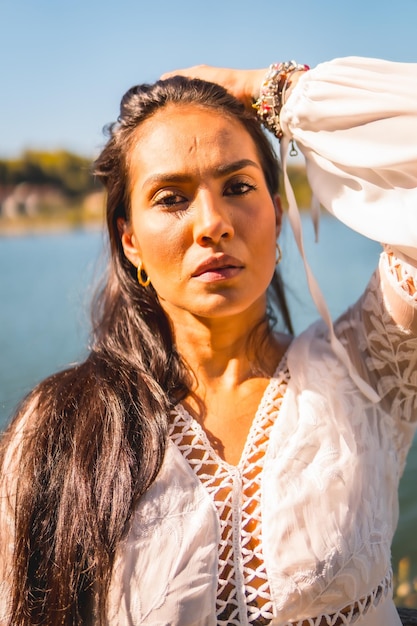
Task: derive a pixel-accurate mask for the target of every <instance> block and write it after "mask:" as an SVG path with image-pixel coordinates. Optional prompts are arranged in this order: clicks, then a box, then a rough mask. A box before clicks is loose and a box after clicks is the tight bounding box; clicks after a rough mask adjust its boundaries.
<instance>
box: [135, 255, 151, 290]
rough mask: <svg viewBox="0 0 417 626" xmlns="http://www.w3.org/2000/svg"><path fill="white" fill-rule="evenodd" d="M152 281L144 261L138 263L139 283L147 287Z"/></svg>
mask: <svg viewBox="0 0 417 626" xmlns="http://www.w3.org/2000/svg"><path fill="white" fill-rule="evenodd" d="M145 277H146V278H145ZM150 282H151V279H150V278H149V276H148V275H147V273H146V272H145V270H144V269H143V263H142V261H141V262H140V263H139V265H138V283H139V285H141V286H142V287H147V286H148V285H149V284H150Z"/></svg>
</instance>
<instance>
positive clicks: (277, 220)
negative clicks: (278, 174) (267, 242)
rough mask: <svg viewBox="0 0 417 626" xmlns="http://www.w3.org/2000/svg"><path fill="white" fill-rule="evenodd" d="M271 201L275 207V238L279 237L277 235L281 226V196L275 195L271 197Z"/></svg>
mask: <svg viewBox="0 0 417 626" xmlns="http://www.w3.org/2000/svg"><path fill="white" fill-rule="evenodd" d="M272 201H273V203H274V207H275V226H276V233H277V238H278V237H279V234H280V232H281V226H282V204H281V196H280V195H279V194H277V193H276V194H275V195H274V196H273V197H272Z"/></svg>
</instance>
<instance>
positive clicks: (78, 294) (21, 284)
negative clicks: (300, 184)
mask: <svg viewBox="0 0 417 626" xmlns="http://www.w3.org/2000/svg"><path fill="white" fill-rule="evenodd" d="M303 223H304V230H305V236H306V241H305V244H306V250H307V256H308V258H309V261H310V264H311V266H312V268H313V271H314V273H315V275H316V277H317V279H318V281H319V283H320V285H321V287H322V289H323V292H324V294H325V296H326V299H327V302H328V305H329V308H330V311H331V313H332V314H333V316H336V315H338V314H339V313H341V312H342V311H343V310H344V309H345V308H346V306H347V305H348V304H350V303H352V302H353V301H354V300H355V299H356V298H357V297H358V296H359V295H360V293H361V291H362V290H363V288H364V286H365V285H366V283H367V281H368V279H369V277H370V275H371V273H372V270H373V269H374V267H375V265H376V259H377V256H378V254H379V251H380V246H379V244H377V243H375V242H372V241H369V240H367V239H365V238H362V237H360V236H359V235H357V234H356V233H353V232H352V231H350V230H349V229H347V228H345V227H344V226H343V225H342V224H340V223H339V222H337V221H336V220H334V219H332V218H330V217H328V216H327V217H326V216H323V217H322V220H321V226H320V244H319V245H316V244H314V243H313V239H314V238H313V231H312V228H311V225H310V222H309V220H308V218H307V217H306V216H303ZM102 248H103V245H102V235H101V233H98V232H87V231H85V232H83V231H75V232H68V233H63V234H55V235H32V236H31V235H25V236H19V237H3V238H2V237H1V236H0V428H1V427H2V426H4V425H5V424H6V423H7V421H8V419H9V417H10V415H11V413H12V410H13V408H14V406H15V405H16V404H17V402H18V401H19V399H20V398H22V396H23V395H24V394H26V393H27V391H29V390H30V389H31V387H33V385H34V384H35V383H36V382H38V381H39V380H41V379H42V378H44V377H45V376H46V375H48V374H50V373H52V372H54V371H55V370H57V369H59V368H63V367H65V366H66V365H68V364H69V363H71V362H74V361H77V360H80V359H81V358H82V357H83V355H85V354H86V351H87V346H88V335H89V321H88V319H89V302H90V299H91V293H92V284H93V277H94V276H96V275H97V274H98V273H99V272H100V268H101V267H103V266H104V260H103V259H104V255H103V252H102ZM282 249H283V261H282V264H281V267H282V272H283V276H284V279H285V282H286V284H287V286H288V287H289V301H290V305H291V308H292V312H293V319H294V323H295V327H296V330H297V332H299V331H300V330H302V329H303V328H305V327H306V326H307V325H308V324H309V323H310V322H311V321H313V320H314V319H316V317H317V312H316V310H315V307H314V304H313V303H312V302H311V299H310V297H309V295H308V292H307V287H306V282H305V278H304V271H303V268H302V264H301V261H300V259H299V257H298V253H297V252H296V250H295V246H294V244H293V241H292V237H291V235H290V233H289V229H288V227H287V225H284V229H283V233H282ZM416 472H417V441H415V442H414V445H413V447H412V449H411V452H410V455H409V459H408V465H407V468H406V471H405V474H404V476H403V478H402V481H401V488H400V508H401V517H400V523H399V528H398V531H397V534H396V537H395V541H394V546H393V558H394V569H395V567H396V564H397V563H398V561H399V559H400V558H402V557H409V558H410V560H411V564H412V571H411V573H412V575H413V576H417V533H416V528H417V497H416V490H415V478H416V476H417V474H416Z"/></svg>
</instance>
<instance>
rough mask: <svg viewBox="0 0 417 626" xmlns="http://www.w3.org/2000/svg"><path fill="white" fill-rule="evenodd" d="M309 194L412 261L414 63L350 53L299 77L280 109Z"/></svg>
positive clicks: (416, 135)
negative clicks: (299, 155) (303, 167)
mask: <svg viewBox="0 0 417 626" xmlns="http://www.w3.org/2000/svg"><path fill="white" fill-rule="evenodd" d="M281 125H282V128H283V130H284V137H286V138H287V141H288V140H289V138H293V139H295V141H296V143H297V146H298V147H299V148H300V150H301V151H302V152H303V154H304V156H305V158H306V168H307V175H308V178H309V182H310V185H311V188H312V190H313V193H314V196H315V197H316V198H317V199H318V201H319V202H320V203H321V204H322V205H323V206H324V207H325V208H326V209H327V210H328V211H330V212H331V213H333V214H334V215H335V216H336V217H337V218H338V219H340V220H341V221H342V222H344V223H345V224H347V225H348V226H350V227H351V228H353V229H354V230H356V231H358V232H360V233H362V234H363V235H366V236H367V237H370V238H371V239H375V240H377V241H380V242H382V243H386V244H390V246H391V247H392V248H393V250H394V251H395V253H396V254H398V256H400V257H403V258H408V260H413V261H412V262H414V264H415V262H416V260H417V64H412V63H395V62H389V61H382V60H378V59H365V58H358V57H349V58H345V59H335V60H334V61H330V62H328V63H323V64H320V65H318V66H317V67H316V68H314V69H312V70H310V71H308V72H306V73H305V75H303V76H302V77H301V79H300V80H299V82H298V84H297V85H296V87H295V88H294V90H293V92H292V94H291V95H290V97H289V99H288V101H287V103H286V104H285V106H284V107H283V109H282V112H281Z"/></svg>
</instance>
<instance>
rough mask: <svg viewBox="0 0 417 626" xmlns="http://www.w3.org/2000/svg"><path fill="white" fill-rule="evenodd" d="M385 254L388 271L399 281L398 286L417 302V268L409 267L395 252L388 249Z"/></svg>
mask: <svg viewBox="0 0 417 626" xmlns="http://www.w3.org/2000/svg"><path fill="white" fill-rule="evenodd" d="M385 254H386V259H387V263H386V267H387V270H388V272H389V273H390V274H391V276H392V277H393V278H394V280H395V281H396V282H397V283H398V286H399V287H400V288H401V289H403V290H404V291H405V293H407V294H408V295H409V296H410V297H411V299H412V300H414V301H415V302H417V280H416V279H417V270H416V269H415V268H411V267H409V266H408V265H407V264H406V263H404V262H403V261H401V260H400V259H398V258H397V257H396V256H395V254H394V253H393V252H390V251H389V250H386V251H385ZM413 270H414V272H413Z"/></svg>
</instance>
